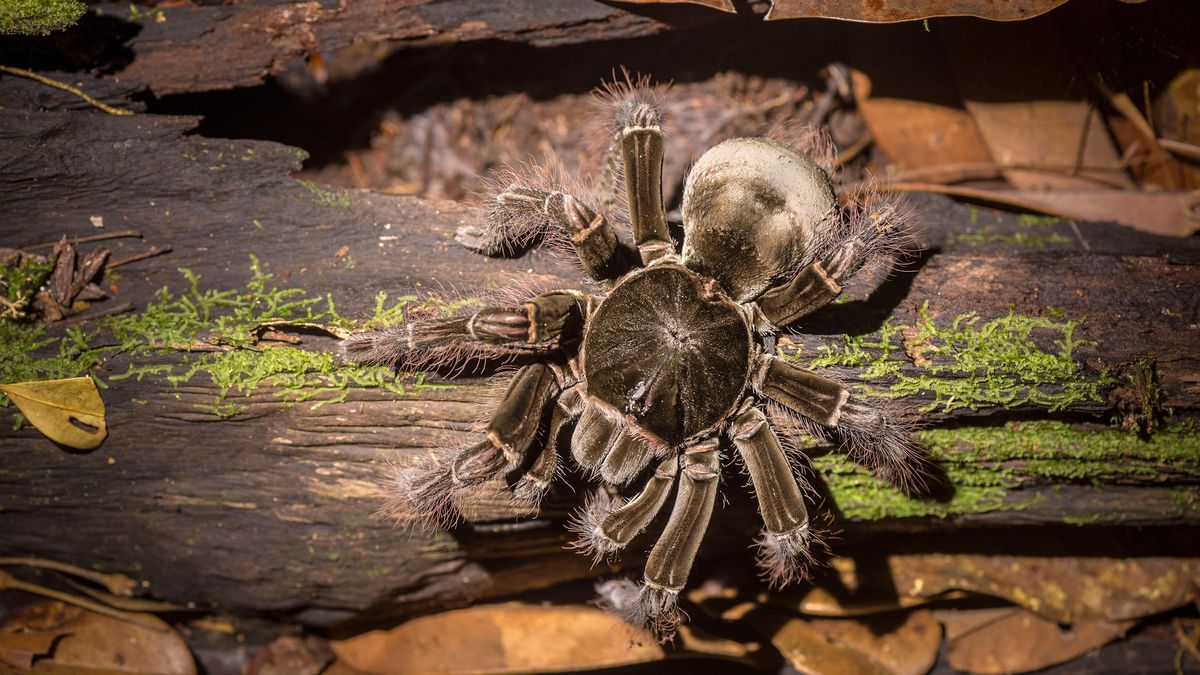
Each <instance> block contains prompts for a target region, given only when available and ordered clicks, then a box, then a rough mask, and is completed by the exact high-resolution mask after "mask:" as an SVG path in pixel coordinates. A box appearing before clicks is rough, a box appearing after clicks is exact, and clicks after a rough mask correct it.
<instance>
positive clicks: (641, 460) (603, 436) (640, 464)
mask: <svg viewBox="0 0 1200 675" xmlns="http://www.w3.org/2000/svg"><path fill="white" fill-rule="evenodd" d="M669 451H670V448H669V447H668V446H666V444H665V443H663V442H662V441H658V442H657V443H654V444H652V443H651V442H650V441H649V440H647V439H646V438H644V435H642V434H639V433H638V432H637V430H636V426H635V425H633V424H630V423H628V422H627V421H626V420H625V419H624V418H623V416H622V415H621V413H620V412H618V411H617V410H615V409H614V408H612V406H609V405H607V404H605V403H604V402H603V401H599V400H597V399H595V398H589V399H588V401H587V404H586V408H585V409H584V411H583V414H582V415H581V416H580V418H579V423H578V424H576V425H575V431H574V433H573V434H572V436H571V455H572V456H573V457H574V458H575V462H576V463H577V464H579V466H580V467H581V468H583V469H585V470H588V471H590V472H591V473H592V474H593V475H594V476H597V477H599V478H600V479H601V480H603V481H604V482H606V483H608V484H609V485H617V486H624V485H626V484H628V483H629V481H630V480H632V479H633V477H634V476H636V475H637V474H639V473H641V471H642V469H645V468H646V467H647V466H648V465H649V464H650V462H651V461H652V460H653V459H655V458H659V459H661V458H662V457H663V456H664V455H665V454H667V453H668V452H669Z"/></svg>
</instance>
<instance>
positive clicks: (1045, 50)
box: [939, 3, 1133, 190]
mask: <svg viewBox="0 0 1200 675" xmlns="http://www.w3.org/2000/svg"><path fill="white" fill-rule="evenodd" d="M1005 4H1007V3H1005ZM939 36H940V37H941V39H942V43H943V44H944V45H945V47H946V52H947V54H948V55H949V58H950V64H951V68H952V70H953V71H954V73H955V75H956V78H955V79H956V80H957V82H958V88H959V91H961V92H962V96H963V98H964V99H965V104H966V108H967V111H968V112H970V113H971V115H972V116H974V118H975V124H976V127H977V128H978V129H979V133H980V135H981V136H982V138H983V140H984V143H985V144H986V145H987V147H988V150H989V152H990V154H991V156H992V158H993V159H995V161H996V162H998V163H999V164H1001V165H1004V166H1014V167H1022V168H1011V169H1006V170H1005V171H1004V175H1005V178H1006V179H1007V180H1008V181H1009V183H1011V184H1012V185H1013V186H1014V187H1016V188H1019V189H1022V190H1047V189H1089V188H1096V187H1097V186H1101V185H1104V186H1109V187H1123V188H1131V187H1133V181H1132V180H1131V179H1130V177H1129V176H1128V174H1127V173H1126V172H1125V170H1124V168H1123V167H1122V165H1121V157H1120V155H1119V153H1118V152H1117V148H1116V145H1115V143H1113V140H1112V138H1111V137H1110V136H1109V135H1108V131H1107V130H1106V129H1105V125H1104V121H1103V119H1102V118H1101V115H1100V113H1099V112H1098V111H1097V110H1096V109H1095V108H1094V107H1093V105H1092V104H1091V103H1090V101H1089V92H1088V91H1087V90H1086V87H1084V86H1083V80H1082V78H1080V77H1079V76H1078V75H1077V74H1076V72H1075V66H1074V64H1073V61H1072V60H1071V57H1070V55H1069V53H1068V52H1067V50H1066V48H1065V47H1064V46H1063V44H1062V38H1061V36H1060V35H1059V34H1058V32H1057V28H1056V27H1055V25H1054V24H1053V23H1046V22H1031V23H1029V24H1022V25H1020V26H1015V25H1009V26H985V25H982V24H977V23H976V24H972V23H962V24H959V25H956V26H955V29H954V30H950V31H941V32H940V33H939ZM1031 43H1032V44H1036V45H1038V48H1037V49H1029V47H1028V45H1029V44H1031ZM1024 167H1032V168H1024Z"/></svg>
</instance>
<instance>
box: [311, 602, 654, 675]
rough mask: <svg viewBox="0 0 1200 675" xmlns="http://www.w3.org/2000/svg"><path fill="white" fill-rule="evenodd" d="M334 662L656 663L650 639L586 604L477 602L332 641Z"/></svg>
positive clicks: (429, 667)
mask: <svg viewBox="0 0 1200 675" xmlns="http://www.w3.org/2000/svg"><path fill="white" fill-rule="evenodd" d="M332 647H333V652H334V653H335V654H337V657H338V659H339V661H344V662H345V664H346V665H348V666H350V667H351V668H353V669H354V670H357V671H362V672H364V673H372V674H374V675H398V674H400V673H428V674H433V673H545V672H562V671H568V670H590V669H598V668H612V667H616V666H625V665H631V664H636V663H648V662H653V661H659V660H661V659H663V658H665V657H666V651H665V650H664V649H663V647H662V646H660V645H659V644H658V642H657V640H656V639H655V637H654V636H652V635H650V634H649V633H647V632H645V631H640V630H635V629H633V628H631V627H629V626H628V625H626V624H625V623H623V622H621V620H620V619H618V618H616V617H615V616H613V615H611V614H608V613H607V612H604V611H602V610H599V609H595V608H592V607H584V606H559V607H555V606H536V605H524V604H521V603H505V604H497V605H481V606H478V607H470V608H467V609H459V610H453V611H449V612H444V613H441V614H434V615H432V616H425V617H421V618H418V619H413V620H412V621H409V622H407V623H404V624H401V625H399V626H397V627H395V628H393V629H391V630H388V631H381V630H377V631H371V632H370V633H365V634H363V635H360V636H357V637H353V638H350V639H348V640H340V641H337V642H333V643H332Z"/></svg>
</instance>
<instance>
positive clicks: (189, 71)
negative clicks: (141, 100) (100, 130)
mask: <svg viewBox="0 0 1200 675" xmlns="http://www.w3.org/2000/svg"><path fill="white" fill-rule="evenodd" d="M96 10H97V11H98V12H99V13H100V14H101V16H103V17H116V18H119V19H124V20H129V21H134V22H135V23H136V24H137V25H138V26H139V30H138V32H137V34H136V35H134V36H133V37H132V38H131V39H130V40H129V42H128V49H129V50H130V51H131V52H132V53H133V59H132V60H131V61H130V62H129V63H128V65H126V66H125V67H123V68H122V69H120V71H119V72H118V73H115V75H116V76H117V77H119V78H120V79H132V80H135V81H138V82H141V83H143V84H145V85H146V86H147V87H149V89H150V90H151V91H153V92H154V93H155V94H156V95H158V96H165V95H169V94H178V93H184V92H199V91H214V90H221V89H230V88H233V87H246V86H253V85H256V84H261V83H262V82H263V81H264V80H265V79H266V77H267V76H268V75H277V74H279V73H281V72H283V71H284V70H285V69H286V68H288V67H289V66H291V65H292V64H293V63H295V62H296V61H297V59H299V58H301V57H304V56H307V55H309V54H312V53H318V54H325V55H326V56H328V55H332V54H336V53H337V52H338V51H339V50H341V49H343V48H345V47H348V46H350V45H351V44H353V43H360V42H374V43H379V44H384V45H391V46H393V47H400V46H432V45H445V44H454V43H459V42H467V41H474V40H484V39H491V40H509V41H516V42H522V43H526V44H529V45H532V46H535V47H546V46H554V45H560V44H572V43H578V42H587V41H593V40H615V39H622V38H632V37H643V36H649V35H656V34H659V33H662V32H664V31H666V30H670V29H671V28H672V27H673V26H677V25H686V24H695V23H700V22H704V21H712V20H715V19H717V18H719V17H722V16H723V15H722V14H721V13H720V12H715V11H712V10H709V9H705V8H703V7H684V6H674V7H652V8H645V7H642V8H636V7H629V6H621V5H619V4H609V3H604V2H599V1H597V0H581V1H578V2H570V3H545V2H538V1H537V0H520V1H518V2H505V3H503V4H498V3H495V2H489V1H488V0H468V1H466V2H462V1H458V2H443V1H439V0H367V1H359V2H328V1H322V2H308V1H303V2H297V1H295V0H275V1H272V2H264V3H253V4H246V3H237V4H229V5H202V6H191V5H179V6H170V7H159V8H155V9H152V10H147V9H144V8H143V9H141V10H136V9H134V8H132V7H131V6H130V5H129V3H111V4H110V3H106V4H102V5H98V6H97V7H96ZM134 11H137V12H138V13H137V14H136V15H133V16H131V13H132V12H134ZM214 54H220V58H213V55H214Z"/></svg>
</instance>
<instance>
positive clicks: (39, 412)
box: [0, 377, 108, 450]
mask: <svg viewBox="0 0 1200 675" xmlns="http://www.w3.org/2000/svg"><path fill="white" fill-rule="evenodd" d="M0 392H3V393H4V394H6V395H7V396H8V397H9V398H10V399H12V402H13V403H15V404H16V406H17V409H18V410H20V411H21V412H22V413H23V414H24V415H25V418H26V419H27V420H29V423H30V424H32V425H33V426H34V428H36V429H37V430H38V431H40V432H42V434H44V435H45V436H46V438H49V439H50V440H52V441H54V442H55V443H60V444H62V445H65V446H67V447H71V448H76V449H79V450H91V449H93V448H95V447H97V446H99V445H100V443H101V442H103V441H104V437H105V436H107V435H108V428H107V427H106V426H105V422H104V400H103V399H101V398H100V392H99V391H98V390H97V389H96V383H95V382H93V381H92V378H90V377H72V378H69V379H66V380H40V381H37V382H16V383H13V384H0Z"/></svg>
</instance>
